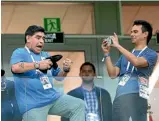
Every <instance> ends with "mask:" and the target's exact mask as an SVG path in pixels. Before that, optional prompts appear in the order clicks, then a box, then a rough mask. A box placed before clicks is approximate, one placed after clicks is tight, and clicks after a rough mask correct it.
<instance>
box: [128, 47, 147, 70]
mask: <svg viewBox="0 0 159 121" xmlns="http://www.w3.org/2000/svg"><path fill="white" fill-rule="evenodd" d="M146 48H147V46H146V47H144V48H143V49H142V50H141V51H140V53H139V54H138V55H137V57H139V56H140V55H141V53H142V52H143V51H144V50H145V49H146ZM134 51H135V49H133V51H132V53H134ZM129 66H130V61H128V64H127V68H126V72H127V71H128V69H129ZM134 68H135V67H134V66H133V67H132V70H131V73H132V72H133V71H134Z"/></svg>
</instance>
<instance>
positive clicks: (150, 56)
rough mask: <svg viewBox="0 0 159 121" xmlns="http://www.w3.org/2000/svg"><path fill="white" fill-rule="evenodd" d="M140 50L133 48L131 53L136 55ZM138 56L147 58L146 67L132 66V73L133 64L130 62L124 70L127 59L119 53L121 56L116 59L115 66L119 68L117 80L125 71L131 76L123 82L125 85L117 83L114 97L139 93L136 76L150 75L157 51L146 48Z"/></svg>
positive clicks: (146, 76)
mask: <svg viewBox="0 0 159 121" xmlns="http://www.w3.org/2000/svg"><path fill="white" fill-rule="evenodd" d="M140 51H141V50H135V51H134V53H133V54H134V55H135V56H138V55H139V53H140ZM139 57H144V58H145V59H146V60H147V62H148V67H144V68H134V71H133V72H132V73H131V70H132V67H133V65H132V64H131V63H130V66H129V69H128V71H127V72H126V68H127V64H128V60H127V59H126V57H125V56H124V55H121V57H120V58H119V60H118V61H117V63H116V66H117V67H119V68H120V74H119V82H120V80H121V78H122V77H123V75H124V74H125V73H128V74H130V75H131V77H130V79H129V80H128V82H127V83H126V84H125V86H120V85H118V87H117V90H116V98H117V97H119V96H121V95H125V94H130V93H139V84H140V82H139V81H138V76H142V77H145V78H147V79H148V77H149V76H150V75H151V73H152V71H153V68H154V66H155V64H156V62H157V53H156V52H155V51H154V50H152V49H150V48H146V49H145V50H144V51H143V52H142V53H141V54H140V56H139Z"/></svg>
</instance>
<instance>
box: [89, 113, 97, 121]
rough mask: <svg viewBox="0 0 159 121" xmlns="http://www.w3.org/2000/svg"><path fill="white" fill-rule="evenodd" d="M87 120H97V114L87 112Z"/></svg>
mask: <svg viewBox="0 0 159 121" xmlns="http://www.w3.org/2000/svg"><path fill="white" fill-rule="evenodd" d="M86 118H87V121H99V120H98V115H97V114H95V113H88V114H87V115H86Z"/></svg>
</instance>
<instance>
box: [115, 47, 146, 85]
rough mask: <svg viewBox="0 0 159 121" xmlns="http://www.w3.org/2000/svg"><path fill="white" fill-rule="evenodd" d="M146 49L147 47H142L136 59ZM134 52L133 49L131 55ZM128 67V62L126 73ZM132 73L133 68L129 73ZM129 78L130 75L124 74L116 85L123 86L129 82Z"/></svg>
mask: <svg viewBox="0 0 159 121" xmlns="http://www.w3.org/2000/svg"><path fill="white" fill-rule="evenodd" d="M146 48H147V46H146V47H144V48H143V49H142V50H141V51H140V53H139V54H138V56H137V57H139V56H140V55H141V53H142V52H143V51H144V50H145V49H146ZM134 51H135V49H133V51H132V53H134ZM129 67H130V62H129V61H128V64H127V68H126V72H128V70H129ZM133 71H134V66H133V67H132V70H131V73H133ZM130 77H131V74H127V73H126V74H124V75H123V77H122V78H121V79H120V81H119V84H118V85H120V86H125V84H126V83H127V82H128V81H129V79H130Z"/></svg>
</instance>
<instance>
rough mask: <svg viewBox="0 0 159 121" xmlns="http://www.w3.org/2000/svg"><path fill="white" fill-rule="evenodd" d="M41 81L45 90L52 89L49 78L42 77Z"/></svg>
mask: <svg viewBox="0 0 159 121" xmlns="http://www.w3.org/2000/svg"><path fill="white" fill-rule="evenodd" d="M40 81H41V84H42V85H43V88H44V89H50V88H52V85H51V83H50V81H49V78H48V77H47V76H42V77H40Z"/></svg>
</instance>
